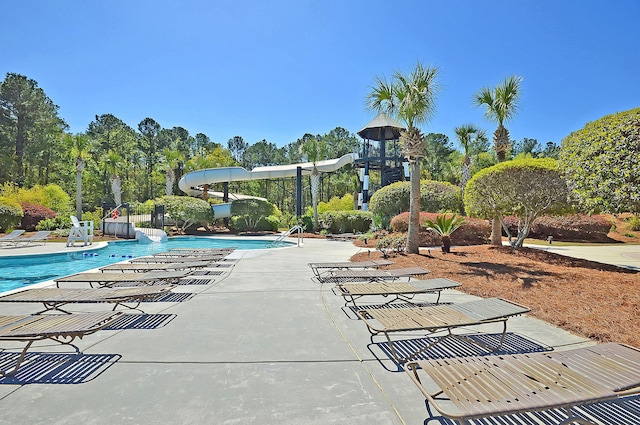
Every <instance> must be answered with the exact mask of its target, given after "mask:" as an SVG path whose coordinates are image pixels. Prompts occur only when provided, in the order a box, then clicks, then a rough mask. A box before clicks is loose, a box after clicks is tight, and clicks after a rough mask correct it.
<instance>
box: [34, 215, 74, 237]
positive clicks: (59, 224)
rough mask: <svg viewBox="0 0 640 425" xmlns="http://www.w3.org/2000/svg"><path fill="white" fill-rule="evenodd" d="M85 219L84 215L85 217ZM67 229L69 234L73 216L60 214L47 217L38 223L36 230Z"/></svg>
mask: <svg viewBox="0 0 640 425" xmlns="http://www.w3.org/2000/svg"><path fill="white" fill-rule="evenodd" d="M83 219H84V217H83ZM60 229H62V230H65V231H66V235H65V236H67V235H68V234H69V230H70V229H71V216H68V215H62V214H60V215H58V216H56V217H54V218H46V219H44V220H41V221H40V222H39V223H38V224H37V225H36V230H60Z"/></svg>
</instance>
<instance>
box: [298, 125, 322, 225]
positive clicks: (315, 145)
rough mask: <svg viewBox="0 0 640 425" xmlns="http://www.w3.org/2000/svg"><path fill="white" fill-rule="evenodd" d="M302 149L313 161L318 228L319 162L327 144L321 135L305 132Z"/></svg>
mask: <svg viewBox="0 0 640 425" xmlns="http://www.w3.org/2000/svg"><path fill="white" fill-rule="evenodd" d="M302 139H303V141H302V144H301V145H300V151H301V153H303V154H304V155H305V156H306V157H307V161H309V162H311V163H313V170H312V171H311V203H312V204H313V227H314V230H317V229H318V227H319V226H318V192H319V190H320V171H319V170H318V167H317V164H316V163H317V162H318V161H320V160H322V159H325V157H326V154H327V144H326V143H324V141H323V140H321V139H320V138H319V137H316V136H312V135H310V134H305V135H304V136H303V138H302Z"/></svg>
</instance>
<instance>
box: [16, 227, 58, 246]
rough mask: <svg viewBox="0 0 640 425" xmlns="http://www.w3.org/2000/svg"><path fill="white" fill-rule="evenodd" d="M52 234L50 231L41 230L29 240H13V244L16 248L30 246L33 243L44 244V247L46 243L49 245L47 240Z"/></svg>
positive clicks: (28, 238)
mask: <svg viewBox="0 0 640 425" xmlns="http://www.w3.org/2000/svg"><path fill="white" fill-rule="evenodd" d="M50 234H51V231H49V230H41V231H39V232H37V233H34V234H33V235H31V236H29V237H27V238H16V239H14V240H13V243H14V245H15V246H29V245H31V244H32V243H38V242H42V244H43V245H44V244H45V243H47V238H48V237H49V235H50Z"/></svg>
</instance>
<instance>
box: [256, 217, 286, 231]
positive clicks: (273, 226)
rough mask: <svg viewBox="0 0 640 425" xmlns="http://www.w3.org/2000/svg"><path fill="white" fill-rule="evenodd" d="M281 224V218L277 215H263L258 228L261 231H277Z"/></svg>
mask: <svg viewBox="0 0 640 425" xmlns="http://www.w3.org/2000/svg"><path fill="white" fill-rule="evenodd" d="M279 225H280V219H279V218H278V216H277V215H270V216H269V217H263V218H262V219H261V220H260V221H259V222H258V224H257V226H256V230H259V231H261V232H277V231H278V227H279Z"/></svg>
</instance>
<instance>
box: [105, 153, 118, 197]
mask: <svg viewBox="0 0 640 425" xmlns="http://www.w3.org/2000/svg"><path fill="white" fill-rule="evenodd" d="M104 163H105V168H106V170H107V172H108V173H110V175H109V182H110V183H111V192H113V202H115V204H116V207H119V206H120V205H121V204H122V180H121V179H120V175H119V173H118V170H119V169H120V165H121V163H122V157H121V156H120V155H119V154H118V153H117V152H116V151H114V150H110V151H109V152H108V153H107V155H106V157H105V160H104Z"/></svg>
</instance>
